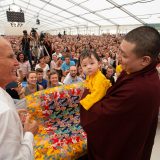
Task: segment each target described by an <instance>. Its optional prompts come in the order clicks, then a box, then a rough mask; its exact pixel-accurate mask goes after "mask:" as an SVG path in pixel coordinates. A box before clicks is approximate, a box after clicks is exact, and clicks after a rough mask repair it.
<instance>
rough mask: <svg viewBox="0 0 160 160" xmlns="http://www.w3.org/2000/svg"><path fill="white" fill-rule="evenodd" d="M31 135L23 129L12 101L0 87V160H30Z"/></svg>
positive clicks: (31, 154)
mask: <svg viewBox="0 0 160 160" xmlns="http://www.w3.org/2000/svg"><path fill="white" fill-rule="evenodd" d="M32 159H33V134H32V133H31V132H26V133H25V134H24V135H23V128H22V124H21V121H20V118H19V115H18V113H17V111H16V107H15V104H14V101H13V99H12V98H11V97H10V96H9V94H8V93H7V92H6V91H5V90H3V89H2V88H1V87H0V160H32Z"/></svg>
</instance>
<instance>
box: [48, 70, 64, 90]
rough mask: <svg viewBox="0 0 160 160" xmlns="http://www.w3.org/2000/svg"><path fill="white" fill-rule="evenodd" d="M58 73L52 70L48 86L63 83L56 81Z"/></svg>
mask: <svg viewBox="0 0 160 160" xmlns="http://www.w3.org/2000/svg"><path fill="white" fill-rule="evenodd" d="M58 76H59V75H58V73H57V72H56V71H52V72H51V73H50V75H49V81H48V88H52V87H57V86H61V85H63V83H61V82H59V81H58Z"/></svg>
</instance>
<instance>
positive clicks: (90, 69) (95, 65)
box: [81, 55, 100, 76]
mask: <svg viewBox="0 0 160 160" xmlns="http://www.w3.org/2000/svg"><path fill="white" fill-rule="evenodd" d="M81 66H82V70H83V72H84V73H85V74H86V75H88V76H91V75H94V74H95V73H96V72H97V71H98V69H99V67H100V64H99V62H98V60H97V59H96V58H95V57H94V56H93V55H91V58H90V57H86V58H84V59H83V60H82V62H81Z"/></svg>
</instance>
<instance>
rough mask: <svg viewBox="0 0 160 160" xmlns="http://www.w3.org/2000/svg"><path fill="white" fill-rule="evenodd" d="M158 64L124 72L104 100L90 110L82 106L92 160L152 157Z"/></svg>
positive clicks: (159, 99)
mask: <svg viewBox="0 0 160 160" xmlns="http://www.w3.org/2000/svg"><path fill="white" fill-rule="evenodd" d="M155 66H156V64H151V65H149V66H147V67H146V68H145V69H143V70H141V71H139V72H136V73H133V74H129V75H127V74H126V73H125V72H122V74H121V76H120V77H119V78H118V80H117V82H116V83H115V84H114V85H113V86H112V87H111V88H109V90H108V91H107V94H106V96H105V97H104V98H103V99H102V100H101V101H99V102H97V103H96V104H95V105H94V106H92V107H91V108H90V109H89V110H88V111H86V110H85V109H84V108H83V107H81V110H80V116H81V117H80V118H81V125H82V126H83V128H84V130H85V131H86V133H87V142H88V156H89V160H149V159H150V156H151V151H152V147H153V144H154V137H155V133H156V128H157V122H158V112H159V106H160V80H159V78H158V72H157V70H156V68H155ZM85 95H86V92H85V93H84V95H83V97H85Z"/></svg>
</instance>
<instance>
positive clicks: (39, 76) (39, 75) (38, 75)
mask: <svg viewBox="0 0 160 160" xmlns="http://www.w3.org/2000/svg"><path fill="white" fill-rule="evenodd" d="M42 79H43V73H40V72H39V73H37V80H42Z"/></svg>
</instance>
